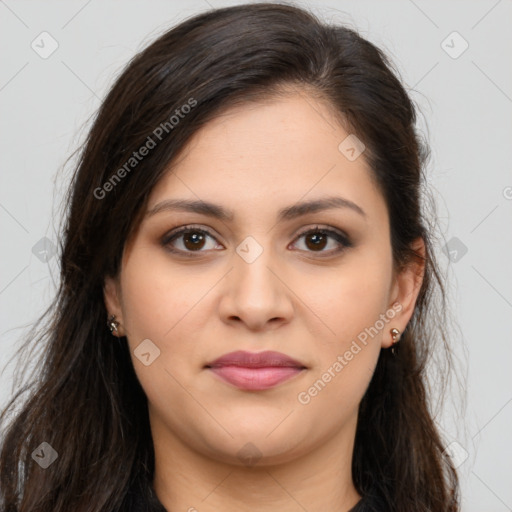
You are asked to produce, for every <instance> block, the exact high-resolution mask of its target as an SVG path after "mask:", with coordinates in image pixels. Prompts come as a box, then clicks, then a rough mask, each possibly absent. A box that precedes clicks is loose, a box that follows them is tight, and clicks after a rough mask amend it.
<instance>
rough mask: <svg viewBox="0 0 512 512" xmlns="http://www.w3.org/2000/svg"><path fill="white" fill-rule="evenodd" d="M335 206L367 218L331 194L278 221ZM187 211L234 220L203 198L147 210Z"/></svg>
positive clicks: (291, 209)
mask: <svg viewBox="0 0 512 512" xmlns="http://www.w3.org/2000/svg"><path fill="white" fill-rule="evenodd" d="M334 208H349V209H351V210H353V211H355V212H357V213H358V214H359V215H361V216H362V217H364V218H366V213H365V211H364V210H363V209H362V208H361V207H360V206H359V205H357V204H356V203H354V202H352V201H350V200H348V199H344V198H343V197H337V196H331V197H323V198H321V199H314V200H311V201H304V202H301V203H297V204H294V205H291V206H288V207H286V208H282V209H281V210H279V212H278V214H277V218H278V221H285V220H292V219H295V218H297V217H301V216H303V215H307V214H309V213H315V212H319V211H323V210H331V209H334ZM176 210H181V211H186V212H192V213H199V214H203V215H208V216H210V217H214V218H216V219H219V220H222V221H233V219H234V213H233V212H232V211H231V210H227V209H225V208H224V207H222V206H220V205H218V204H214V203H210V202H208V201H202V200H188V199H166V200H164V201H161V202H160V203H157V204H156V205H155V206H154V207H153V208H151V209H150V210H148V211H147V212H146V215H145V216H146V217H152V216H153V215H156V214H157V213H160V212H166V211H176Z"/></svg>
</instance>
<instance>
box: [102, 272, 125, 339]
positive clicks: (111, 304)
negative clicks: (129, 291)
mask: <svg viewBox="0 0 512 512" xmlns="http://www.w3.org/2000/svg"><path fill="white" fill-rule="evenodd" d="M103 297H104V300H105V307H106V308H107V312H108V317H109V318H110V317H111V316H112V315H115V316H116V322H119V327H118V328H117V336H119V337H120V336H125V335H126V333H125V331H124V327H123V325H124V321H123V312H122V308H121V286H120V283H119V281H118V279H117V278H115V277H111V276H107V277H106V278H105V280H104V284H103ZM112 334H114V333H112ZM114 335H115V334H114Z"/></svg>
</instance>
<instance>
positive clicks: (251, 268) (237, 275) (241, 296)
mask: <svg viewBox="0 0 512 512" xmlns="http://www.w3.org/2000/svg"><path fill="white" fill-rule="evenodd" d="M288 280H289V279H288ZM223 286H224V288H223V290H222V297H221V300H220V303H219V313H220V315H221V318H222V320H223V321H224V322H225V323H230V324H236V323H243V324H245V326H246V327H247V328H248V329H250V330H252V331H261V330H265V329H274V328H277V327H279V326H280V325H282V324H285V323H288V322H290V321H291V319H292V317H293V313H294V308H293V300H292V298H293V296H294V295H293V292H292V290H291V288H290V285H289V284H288V283H287V279H286V276H285V272H284V270H283V268H282V267H280V266H279V265H278V262H277V260H276V259H275V258H273V257H272V255H271V251H270V250H264V251H263V252H262V253H261V254H260V255H259V256H258V257H257V258H256V260H254V261H252V262H248V261H246V260H245V259H243V258H242V257H240V256H239V255H238V254H234V255H233V268H232V270H231V272H229V273H228V274H227V276H226V278H225V280H224V284H223Z"/></svg>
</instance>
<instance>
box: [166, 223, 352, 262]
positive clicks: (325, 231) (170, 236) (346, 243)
mask: <svg viewBox="0 0 512 512" xmlns="http://www.w3.org/2000/svg"><path fill="white" fill-rule="evenodd" d="M185 233H201V234H202V235H205V236H209V237H211V238H213V239H214V240H215V237H214V236H213V235H212V234H211V233H210V232H209V231H207V230H204V229H201V228H198V227H196V226H194V225H192V224H189V225H186V226H182V227H181V228H179V229H177V230H174V231H171V232H169V233H167V234H166V235H165V236H164V237H163V238H162V240H161V244H162V246H164V247H165V248H166V249H167V250H168V251H169V252H172V253H175V254H180V255H183V256H186V257H191V258H194V257H197V256H198V253H199V254H200V253H202V252H206V251H203V250H197V251H183V250H182V249H176V248H174V247H172V246H171V245H170V243H171V242H172V241H174V240H175V239H177V238H179V237H180V236H181V235H183V234H185ZM313 233H320V234H322V235H328V236H329V237H331V238H333V239H334V240H335V241H336V242H338V243H339V244H340V245H341V246H342V247H341V248H338V249H332V250H330V251H323V250H322V251H306V252H311V253H318V254H322V253H324V256H320V257H327V256H333V255H336V254H339V253H341V252H343V251H344V250H345V249H348V248H350V247H352V246H353V244H352V242H351V241H350V239H349V238H348V237H347V236H346V235H344V234H342V233H340V232H338V231H335V230H333V229H329V228H321V227H319V226H316V227H315V228H313V229H308V230H306V231H303V232H301V233H299V234H298V235H297V237H296V238H295V240H294V242H295V241H296V240H298V239H299V238H301V237H303V236H305V235H309V234H313ZM214 250H215V249H214Z"/></svg>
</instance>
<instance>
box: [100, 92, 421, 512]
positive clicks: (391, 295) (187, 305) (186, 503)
mask: <svg viewBox="0 0 512 512" xmlns="http://www.w3.org/2000/svg"><path fill="white" fill-rule="evenodd" d="M347 135H348V132H346V131H345V130H344V128H343V127H342V126H340V124H339V123H337V122H336V121H335V120H334V118H333V117H332V115H331V111H330V110H329V109H328V107H327V106H326V105H325V104H323V103H319V101H318V100H315V99H313V98H312V97H310V96H307V95H306V93H304V94H302V93H297V92H295V93H290V94H289V95H288V96H285V97H279V98H274V99H273V100H268V101H265V102H261V103H251V104H247V105H244V106H238V107H236V108H232V109H231V110H228V111H227V112H225V113H223V114H222V115H221V116H219V117H218V118H216V119H215V120H213V121H210V122H209V123H208V124H206V125H205V126H204V127H203V128H201V130H199V131H198V132H196V134H195V135H194V137H193V138H192V140H191V141H190V142H189V144H188V145H187V146H186V148H185V151H183V152H182V154H181V155H180V158H179V159H178V160H177V161H176V162H175V166H174V167H173V169H172V172H171V171H169V172H168V173H167V174H166V175H165V176H164V177H163V178H162V180H161V181H160V182H159V183H158V184H157V185H156V187H155V188H154V189H153V191H152V194H151V196H150V198H149V201H148V208H147V210H148V211H151V210H152V209H153V208H154V206H155V205H157V204H158V203H160V202H161V201H164V200H166V199H171V198H182V199H190V200H197V199H202V200H207V201H210V202H213V203H216V204H218V205H221V206H223V207H224V208H227V209H229V210H232V211H233V213H234V219H233V220H230V221H226V220H219V219H216V218H213V217H211V216H208V215H205V214H199V213H191V212H186V211H172V210H167V211H160V212H159V213H156V214H154V215H149V216H147V217H146V218H145V219H144V220H143V222H142V223H141V224H140V227H139V229H138V230H137V231H136V233H135V235H134V237H133V238H132V239H131V240H130V241H129V243H127V245H126V247H125V251H124V254H123V260H122V267H121V271H120V274H119V276H117V277H116V278H107V279H106V280H105V288H104V292H105V303H106V306H107V310H108V311H109V313H110V314H115V315H116V317H117V320H118V321H119V322H120V327H119V330H118V335H119V336H125V335H126V336H127V339H128V343H129V346H130V349H131V355H132V360H133V364H134V368H135V371H136V373H137V377H138V378H139V380H140V383H141V385H142V387H143V389H144V391H145V393H146V395H147V397H148V403H149V414H150V424H151V430H152V435H153V441H154V447H155V459H156V460H155V478H154V482H153V484H154V488H155V490H156V493H157V496H158V497H159V499H160V501H161V502H162V503H163V505H164V506H165V507H166V508H167V509H168V510H173V511H174V510H183V511H187V510H188V511H194V510H197V511H200V512H214V511H218V510H222V511H225V512H230V511H235V510H236V511H247V512H249V511H254V510H255V508H254V506H255V504H257V507H258V508H257V510H258V511H261V512H266V511H272V512H274V511H275V510H280V511H284V512H291V511H294V512H295V511H303V510H308V511H309V512H315V511H318V512H320V511H322V512H329V511H333V512H334V511H337V512H346V511H348V510H349V509H350V508H351V507H353V506H354V505H355V504H356V503H357V502H358V500H359V499H360V496H359V495H358V493H357V491H356V490H355V488H354V485H353V482H352V477H351V459H352V451H353V444H354V436H355V429H356V423H357V411H358V405H359V403H360V401H361V398H362V397H363V395H364V392H365V390H366V389H367V387H368V384H369V382H370V379H371V377H372V374H373V371H374V369H375V365H376V363H377V359H378V357H379V353H380V350H381V348H388V347H390V346H391V344H392V337H391V334H390V332H389V331H390V329H391V328H392V327H395V328H397V329H399V330H400V331H403V329H404V328H405V327H406V325H407V323H408V322H409V320H410V318H411V316H412V313H413V311H414V306H415V303H416V299H417V295H418V292H419V290H420V286H421V280H422V269H421V268H418V267H417V265H414V266H413V265H412V264H411V265H409V266H408V267H407V268H405V269H403V270H402V271H401V272H400V273H397V272H395V270H394V268H393V261H392V256H391V245H390V230H389V219H388V213H387V208H386V204H385V201H384V198H383V196H382V194H381V192H380V191H379V190H378V189H377V188H376V186H375V184H374V182H373V181H372V179H371V174H370V170H369V168H368V166H367V163H366V161H365V159H364V153H363V154H362V155H361V156H360V157H359V158H357V159H356V160H354V161H349V160H348V159H347V158H346V157H345V156H344V154H342V153H341V152H340V151H339V150H338V145H339V144H340V142H341V141H343V140H344V139H345V138H346V137H347ZM333 195H336V196H341V197H343V198H345V199H348V200H350V201H352V202H354V203H356V204H357V205H358V206H359V207H360V208H362V209H363V210H364V212H365V214H366V216H363V215H360V214H359V213H357V212H356V211H354V210H352V209H350V208H334V209H327V210H323V211H317V212H313V213H308V214H306V215H304V216H301V217H298V218H295V219H291V220H285V221H278V220H277V212H278V211H279V210H280V209H281V208H284V207H288V206H291V205H294V204H295V203H297V202H299V201H307V200H312V199H318V198H322V197H325V196H333ZM188 224H193V225H194V227H199V228H202V229H204V230H207V231H209V233H210V235H209V236H207V237H206V238H205V239H204V242H203V243H202V244H201V243H200V244H199V249H196V250H195V252H194V247H198V245H197V244H196V245H195V246H194V244H192V243H190V238H188V239H187V236H185V237H184V236H183V235H182V236H181V237H178V238H177V239H175V240H174V241H173V242H169V243H168V246H170V247H174V248H175V249H176V250H179V249H181V250H182V251H188V253H193V257H189V258H187V257H186V256H181V255H178V254H173V253H171V252H169V250H168V249H167V248H166V247H164V246H163V245H162V239H163V238H164V236H165V235H166V234H168V233H170V232H171V231H172V230H174V228H177V227H180V226H185V225H188ZM317 225H318V226H320V229H321V228H331V229H334V230H335V231H336V230H340V231H342V232H343V233H346V235H348V237H349V239H350V241H351V242H352V244H353V246H352V247H346V248H344V249H343V250H342V251H341V252H337V253H336V252H335V251H336V249H337V248H343V245H342V244H340V243H339V242H337V241H336V239H335V238H333V237H332V236H329V237H327V239H325V241H324V242H323V244H320V247H318V245H316V246H315V245H314V244H312V243H311V238H312V235H313V238H314V234H315V232H314V233H313V234H310V235H309V236H308V235H306V236H302V233H303V232H304V231H307V230H308V229H311V230H314V229H315V228H316V226H317ZM316 233H317V232H316ZM317 234H318V233H317ZM247 236H251V237H253V238H254V239H255V240H256V241H257V243H258V244H259V246H260V247H261V248H262V249H263V252H262V253H261V254H260V255H259V257H257V258H256V259H255V261H253V262H251V263H248V262H247V261H246V260H244V259H243V258H242V257H241V256H239V254H238V253H237V252H236V249H237V247H238V246H239V245H240V244H241V242H242V241H243V240H244V239H245V238H246V237H247ZM189 237H190V233H189ZM242 246H243V244H242ZM415 249H416V250H417V251H418V252H420V253H422V252H423V250H424V246H423V243H422V241H421V240H418V241H417V243H416V245H415ZM250 251H254V248H252V249H250ZM326 255H327V256H326ZM393 304H395V305H397V304H398V305H400V308H401V309H400V312H399V313H396V314H395V315H394V318H392V319H391V320H389V321H388V323H386V325H385V326H384V328H382V329H380V330H379V332H378V334H377V335H374V336H373V337H371V338H369V340H368V343H367V344H366V345H362V344H361V343H359V345H360V346H361V350H360V351H359V352H358V353H357V354H356V355H354V357H353V358H352V359H351V360H350V361H348V363H347V364H346V365H345V366H344V367H343V369H342V371H340V372H338V373H336V376H335V377H333V378H332V379H331V381H330V382H328V383H327V384H326V385H325V387H324V388H323V389H322V390H321V392H318V394H317V395H316V396H314V397H312V398H311V400H310V402H309V403H307V404H303V403H300V402H299V400H298V396H299V393H301V392H304V391H307V390H308V389H309V388H310V387H311V386H312V385H313V384H314V382H315V381H317V380H318V379H319V378H321V377H322V375H323V374H324V373H325V372H326V371H327V370H328V368H330V367H331V368H332V366H333V364H334V363H335V362H336V361H337V357H338V356H339V355H343V354H345V353H346V351H347V350H349V349H350V347H351V343H352V342H353V341H354V340H356V339H357V336H358V335H359V334H360V333H361V332H362V331H364V330H365V328H369V327H370V326H374V325H375V323H376V321H377V320H378V319H379V316H380V315H382V314H385V313H386V312H387V311H389V310H391V309H392V307H393ZM145 339H150V340H151V341H152V343H153V344H154V345H155V346H157V347H158V349H159V350H160V355H159V356H158V357H156V359H154V360H153V361H152V362H151V364H149V365H148V366H145V365H144V364H142V363H141V361H140V360H139V359H138V358H137V357H135V355H134V353H133V351H134V350H135V349H136V347H137V346H138V345H139V344H140V343H141V342H142V340H145ZM151 350H153V349H151ZM234 350H247V351H252V352H260V351H263V350H276V351H279V352H283V353H285V354H287V355H289V356H291V357H293V358H294V359H298V360H299V361H301V362H302V363H303V364H304V365H305V366H307V370H304V371H302V372H301V373H300V374H299V375H297V376H295V377H293V378H292V379H290V380H288V381H285V382H284V383H281V384H280V385H278V386H276V387H274V388H271V389H269V390H265V391H243V390H240V389H238V388H236V387H234V386H232V385H231V384H228V383H226V382H224V381H222V380H220V379H219V378H218V377H217V376H216V375H213V374H212V372H211V371H210V370H208V369H205V368H204V366H205V364H206V363H208V362H211V361H212V360H214V359H216V358H217V357H219V356H221V355H223V354H225V353H228V352H231V351H234ZM247 443H251V445H250V446H251V447H252V448H248V447H247ZM244 447H245V448H244ZM250 449H252V450H254V451H255V453H256V456H255V459H257V460H255V463H254V464H251V463H248V462H247V460H246V459H244V458H243V457H241V453H242V454H243V453H245V452H247V451H250Z"/></svg>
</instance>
